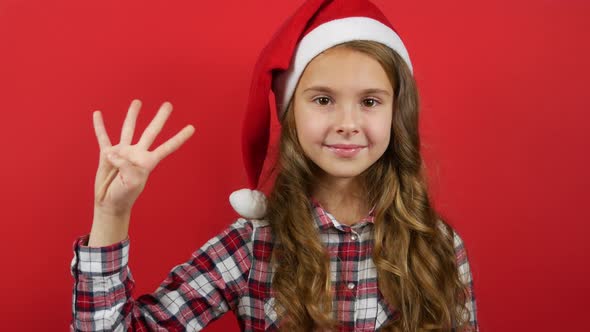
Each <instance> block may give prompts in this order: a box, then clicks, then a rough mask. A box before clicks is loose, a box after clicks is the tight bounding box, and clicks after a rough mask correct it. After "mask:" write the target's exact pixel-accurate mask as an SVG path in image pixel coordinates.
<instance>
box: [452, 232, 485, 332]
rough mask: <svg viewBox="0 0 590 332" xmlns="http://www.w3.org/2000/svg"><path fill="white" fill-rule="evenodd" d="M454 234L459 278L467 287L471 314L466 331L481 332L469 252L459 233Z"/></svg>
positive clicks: (467, 304)
mask: <svg viewBox="0 0 590 332" xmlns="http://www.w3.org/2000/svg"><path fill="white" fill-rule="evenodd" d="M453 233H454V234H453V241H454V245H455V255H456V258H457V266H458V269H459V276H460V278H461V281H463V283H464V284H465V285H467V301H466V303H465V305H466V308H467V311H468V313H469V323H468V326H467V329H466V330H464V331H466V332H479V325H478V322H477V305H476V303H475V293H474V291H473V275H472V273H471V268H470V266H469V260H468V258H467V250H466V249H465V245H464V243H463V240H462V239H461V237H460V236H459V234H457V232H453Z"/></svg>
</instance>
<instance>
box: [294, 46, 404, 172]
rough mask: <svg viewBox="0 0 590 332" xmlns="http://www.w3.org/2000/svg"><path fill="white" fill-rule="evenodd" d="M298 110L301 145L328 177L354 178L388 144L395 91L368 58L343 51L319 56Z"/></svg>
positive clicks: (299, 92)
mask: <svg viewBox="0 0 590 332" xmlns="http://www.w3.org/2000/svg"><path fill="white" fill-rule="evenodd" d="M293 106H294V108H293V111H294V112H295V114H294V116H295V125H296V128H297V136H298V138H299V143H300V144H301V146H302V148H303V151H304V153H305V154H306V155H307V157H309V158H310V159H311V160H312V161H313V162H314V163H315V164H316V165H318V166H319V167H320V168H321V169H322V170H324V172H326V174H325V175H327V176H330V177H335V178H354V177H356V176H357V175H359V174H360V173H362V172H363V171H365V170H366V169H367V168H369V166H371V165H372V164H373V163H374V162H375V161H377V160H378V159H379V158H380V157H381V156H382V155H383V153H384V152H385V150H386V149H387V146H388V145H389V139H390V131H391V121H392V112H393V88H392V86H391V83H390V82H389V79H388V77H387V74H386V73H385V71H384V70H383V68H382V67H381V65H380V64H379V62H377V60H375V59H373V58H372V57H371V56H369V55H367V54H364V53H361V52H358V51H354V50H351V49H348V48H344V47H338V48H333V49H330V50H327V51H325V52H324V53H322V54H320V55H318V56H317V57H315V58H314V59H313V60H312V61H311V62H310V63H309V64H308V65H307V68H306V69H305V71H304V72H303V74H302V75H301V78H300V80H299V83H298V85H297V88H296V90H295V94H294V105H293Z"/></svg>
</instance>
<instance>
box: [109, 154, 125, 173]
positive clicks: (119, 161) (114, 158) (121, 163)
mask: <svg viewBox="0 0 590 332" xmlns="http://www.w3.org/2000/svg"><path fill="white" fill-rule="evenodd" d="M107 159H108V160H109V161H110V162H111V164H113V166H115V167H116V168H119V169H120V168H123V167H125V166H128V164H129V162H128V161H127V160H125V159H123V158H122V157H121V156H119V155H118V154H117V153H116V152H110V153H109V154H107Z"/></svg>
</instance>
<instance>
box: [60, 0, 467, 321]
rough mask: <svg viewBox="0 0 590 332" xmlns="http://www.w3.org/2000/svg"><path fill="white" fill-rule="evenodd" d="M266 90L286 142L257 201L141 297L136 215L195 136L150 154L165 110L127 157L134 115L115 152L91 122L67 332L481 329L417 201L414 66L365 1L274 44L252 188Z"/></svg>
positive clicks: (265, 62) (447, 232)
mask: <svg viewBox="0 0 590 332" xmlns="http://www.w3.org/2000/svg"><path fill="white" fill-rule="evenodd" d="M271 87H272V91H273V92H274V94H275V99H276V111H277V112H278V118H279V119H280V123H281V128H282V129H281V136H280V142H279V143H280V145H279V146H280V149H279V155H278V161H277V164H276V168H275V175H276V177H275V180H274V185H273V188H272V190H271V192H270V195H269V199H268V202H267V201H266V199H265V196H264V195H263V194H262V193H261V192H259V191H251V190H249V189H243V190H239V191H237V192H235V193H233V194H232V196H231V197H230V201H231V203H232V206H233V207H234V209H236V211H237V212H238V213H240V214H241V215H242V218H239V219H238V220H237V221H235V222H234V223H233V224H231V225H230V226H229V227H227V228H226V229H225V230H224V231H223V232H222V233H221V234H219V235H218V236H216V237H215V238H213V239H211V240H210V241H209V242H207V243H206V244H205V245H204V246H202V247H201V248H200V249H199V250H197V251H195V252H194V254H193V255H192V257H191V258H190V259H189V260H188V261H187V262H186V263H184V264H181V265H178V266H176V267H175V268H174V269H173V270H172V271H171V272H170V274H169V275H168V277H167V278H166V280H164V281H163V283H162V284H161V285H160V287H159V288H158V289H157V290H156V291H155V292H154V293H152V294H146V295H142V296H140V297H138V298H137V299H133V297H132V294H131V290H132V288H133V279H132V278H131V272H130V270H129V267H128V266H127V262H128V253H129V238H128V236H127V229H128V225H129V217H130V212H131V208H132V205H133V203H134V202H135V200H136V199H137V197H138V195H139V194H140V193H141V191H142V190H143V188H144V186H145V183H146V181H147V177H148V175H149V173H150V171H151V170H152V169H153V168H154V167H155V166H156V165H157V164H158V162H159V161H160V160H162V159H163V158H164V157H166V156H167V155H168V154H170V153H171V152H173V151H175V150H176V149H178V148H179V147H180V146H181V145H182V144H183V143H184V142H185V141H186V140H187V139H188V138H189V137H190V136H191V135H192V133H193V132H194V128H193V127H192V126H187V127H186V128H184V129H183V130H182V131H181V132H179V133H178V134H177V135H176V136H175V137H173V138H172V139H170V140H169V141H167V142H166V143H164V144H162V145H161V146H160V147H158V148H157V149H155V150H154V151H151V152H150V151H147V150H148V148H149V147H150V145H151V144H152V142H153V141H154V139H155V137H156V136H157V134H158V133H159V131H160V130H161V128H162V126H163V125H164V123H165V121H166V119H167V117H168V116H169V115H170V112H171V110H172V106H171V105H170V104H169V103H164V104H163V105H162V107H161V108H160V110H159V111H158V114H157V115H156V117H155V118H154V119H153V121H152V122H151V123H150V125H149V126H148V128H147V129H146V130H145V131H144V133H143V135H142V136H141V138H140V140H139V142H138V143H137V144H135V145H131V140H132V136H133V131H134V126H135V121H136V118H137V113H138V111H139V108H140V102H139V101H133V102H132V104H131V106H130V108H129V111H128V113H127V117H126V119H125V122H124V125H123V130H122V134H121V141H120V143H119V144H118V145H116V146H111V143H110V140H109V138H108V136H107V134H106V132H105V129H104V124H103V122H102V119H101V116H100V112H95V113H94V126H95V130H96V135H97V138H98V142H99V145H100V149H101V153H100V162H99V168H98V172H97V176H96V185H95V192H96V198H95V215H94V221H93V224H92V229H91V232H90V234H89V235H87V236H84V237H81V238H79V239H78V240H77V241H76V242H75V244H74V252H75V257H74V259H73V261H72V274H73V276H74V278H75V285H74V294H73V301H74V303H73V310H74V316H73V324H72V329H75V330H84V331H86V330H89V331H90V330H92V331H103V330H109V331H110V330H117V331H119V330H127V329H130V330H140V331H146V330H150V331H151V330H157V331H165V330H167V331H184V330H190V331H196V330H200V329H202V328H204V327H205V326H206V325H207V324H208V323H209V322H211V321H213V320H215V319H216V318H218V317H220V316H221V315H222V314H224V313H225V312H227V311H228V310H232V311H233V312H234V313H235V314H236V317H237V318H238V322H239V325H240V327H241V329H242V330H243V331H273V330H279V329H280V330H281V331H310V330H314V331H317V330H322V331H325V330H330V331H332V330H339V331H374V330H378V329H379V330H381V331H458V330H470V331H477V330H478V325H477V320H476V306H475V298H474V294H473V289H472V281H471V272H470V269H469V263H468V261H467V257H466V254H465V248H464V247H463V244H462V241H461V238H460V237H459V236H458V235H457V233H456V232H454V231H453V229H452V228H451V227H450V226H449V225H448V224H447V223H446V222H445V221H443V220H442V219H441V218H440V216H439V215H438V214H437V212H436V211H435V210H434V209H433V207H432V205H431V203H430V200H429V198H428V193H427V187H426V183H425V177H424V169H423V164H422V159H421V156H420V150H419V148H420V139H419V134H418V93H417V90H416V85H415V81H414V79H413V77H412V66H411V62H410V59H409V56H408V54H407V51H406V49H405V47H404V45H403V43H402V42H401V39H400V38H399V36H398V34H397V33H396V32H395V30H393V28H392V27H391V24H390V23H389V22H388V21H387V19H386V18H385V17H384V16H383V14H382V13H381V12H380V11H379V10H378V9H377V8H376V7H375V6H373V5H372V4H371V3H369V2H368V1H362V0H358V1H357V0H348V1H337V0H334V1H327V0H310V1H307V2H305V3H304V4H303V5H302V6H301V7H300V8H299V9H298V10H297V12H296V13H295V14H294V15H293V16H292V17H291V18H290V19H289V20H287V22H286V23H285V24H284V25H283V26H282V27H281V29H280V30H279V31H278V32H277V34H275V36H274V37H273V39H272V40H271V42H270V43H269V44H268V45H267V47H266V48H265V49H264V51H263V52H262V54H261V55H260V58H259V60H258V63H257V65H256V68H255V71H254V77H253V82H252V88H251V91H250V100H249V104H248V110H247V114H246V119H245V122H244V131H243V132H244V136H243V141H244V149H243V150H244V161H245V165H246V169H247V172H248V176H249V180H250V184H251V187H253V188H256V187H257V186H258V179H259V176H260V172H261V169H262V164H263V161H264V159H265V157H266V156H265V154H266V148H267V144H268V140H269V135H268V132H269V112H270V105H269V104H268V96H269V92H270V90H271ZM117 174H118V176H117Z"/></svg>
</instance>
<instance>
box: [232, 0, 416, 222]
mask: <svg viewBox="0 0 590 332" xmlns="http://www.w3.org/2000/svg"><path fill="white" fill-rule="evenodd" d="M352 40H371V41H376V42H379V43H382V44H384V45H386V46H389V47H390V48H391V49H393V50H394V51H396V52H397V53H398V54H399V55H400V56H401V57H402V58H403V59H404V60H405V62H406V64H407V65H408V67H409V68H410V71H412V64H411V62H410V57H409V55H408V52H407V50H406V48H405V46H404V44H403V43H402V40H401V38H400V36H399V35H398V33H397V32H396V31H395V30H394V28H393V26H392V25H391V23H389V21H388V20H387V18H386V17H385V15H383V13H382V12H381V11H380V10H379V9H378V8H377V7H376V6H375V5H374V4H372V3H371V2H369V1H368V0H308V1H306V2H305V3H304V4H303V5H302V6H301V7H300V8H299V9H297V11H296V12H295V13H294V14H293V15H292V16H291V17H289V18H288V19H287V21H285V23H283V25H282V26H281V27H280V28H279V30H278V31H277V32H276V33H275V34H274V36H273V37H272V38H271V40H270V42H269V43H268V44H267V45H266V47H265V48H264V49H263V50H262V52H261V54H260V56H259V58H258V61H257V63H256V65H255V67H254V72H253V74H252V75H253V76H252V83H251V86H250V97H249V100H248V106H247V110H246V114H245V118H244V122H243V127H242V158H243V161H244V166H245V167H246V173H247V175H248V180H249V185H250V187H251V188H252V189H256V188H257V187H258V180H259V177H260V174H261V172H262V167H263V164H264V160H265V159H266V151H267V148H268V143H269V138H270V109H271V108H270V105H269V102H268V98H269V94H270V91H271V89H272V91H273V93H274V94H275V101H276V110H277V112H278V116H279V118H280V117H282V115H283V114H284V112H285V111H286V108H287V105H288V104H289V101H290V99H291V97H292V96H293V93H294V91H295V87H296V86H297V83H298V82H299V78H300V77H301V74H302V73H303V71H304V69H305V67H306V66H307V64H308V63H309V62H310V61H311V60H312V59H313V58H314V57H315V56H317V55H318V54H320V53H321V52H323V51H325V50H327V49H329V48H331V47H332V46H335V45H338V44H341V43H344V42H347V41H352ZM230 203H231V205H232V207H233V208H234V209H235V210H236V211H237V212H238V213H239V214H240V215H242V216H244V217H246V218H252V219H258V218H262V217H263V216H264V214H265V211H266V199H265V197H264V195H263V194H262V193H261V192H259V191H257V190H250V189H242V190H238V191H235V192H233V193H232V194H231V196H230Z"/></svg>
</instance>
